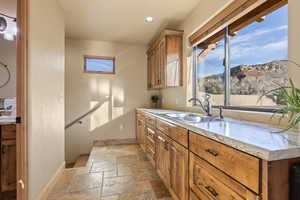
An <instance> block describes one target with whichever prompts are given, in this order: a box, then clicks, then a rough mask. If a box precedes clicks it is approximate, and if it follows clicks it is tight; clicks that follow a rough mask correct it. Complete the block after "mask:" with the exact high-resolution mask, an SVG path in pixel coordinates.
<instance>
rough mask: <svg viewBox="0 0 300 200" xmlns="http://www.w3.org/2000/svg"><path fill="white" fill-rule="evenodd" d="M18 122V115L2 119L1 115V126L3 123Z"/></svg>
mask: <svg viewBox="0 0 300 200" xmlns="http://www.w3.org/2000/svg"><path fill="white" fill-rule="evenodd" d="M15 123H16V117H7V118H4V119H1V117H0V126H1V125H10V124H15Z"/></svg>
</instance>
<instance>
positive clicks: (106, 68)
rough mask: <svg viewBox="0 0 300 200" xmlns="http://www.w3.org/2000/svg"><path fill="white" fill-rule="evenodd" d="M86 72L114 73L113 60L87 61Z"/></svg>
mask: <svg viewBox="0 0 300 200" xmlns="http://www.w3.org/2000/svg"><path fill="white" fill-rule="evenodd" d="M86 70H88V71H96V72H113V61H112V60H102V59H101V60H100V59H93V58H88V59H86Z"/></svg>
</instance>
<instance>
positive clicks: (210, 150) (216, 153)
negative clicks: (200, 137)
mask: <svg viewBox="0 0 300 200" xmlns="http://www.w3.org/2000/svg"><path fill="white" fill-rule="evenodd" d="M205 151H206V152H207V153H209V154H211V155H213V156H215V157H216V156H218V155H219V153H218V152H216V151H215V150H212V149H205Z"/></svg>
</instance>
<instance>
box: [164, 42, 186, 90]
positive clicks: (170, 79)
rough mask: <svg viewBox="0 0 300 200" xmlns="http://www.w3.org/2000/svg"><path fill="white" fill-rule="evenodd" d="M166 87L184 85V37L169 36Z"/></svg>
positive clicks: (166, 57)
mask: <svg viewBox="0 0 300 200" xmlns="http://www.w3.org/2000/svg"><path fill="white" fill-rule="evenodd" d="M165 59H166V66H165V76H166V80H165V85H166V87H177V86H180V85H182V37H181V36H167V39H166V56H165Z"/></svg>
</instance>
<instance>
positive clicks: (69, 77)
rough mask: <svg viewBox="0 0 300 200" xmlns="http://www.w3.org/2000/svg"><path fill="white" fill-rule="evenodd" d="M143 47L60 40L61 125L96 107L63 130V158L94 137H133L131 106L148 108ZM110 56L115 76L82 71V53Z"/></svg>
mask: <svg viewBox="0 0 300 200" xmlns="http://www.w3.org/2000/svg"><path fill="white" fill-rule="evenodd" d="M145 52H146V46H144V45H129V44H119V43H111V42H101V41H84V40H72V39H68V40H67V41H66V124H68V123H69V122H71V121H73V120H74V119H76V118H78V117H79V116H81V115H83V114H85V113H86V112H87V111H89V110H90V109H91V108H92V107H93V106H94V105H95V104H97V103H100V104H101V107H100V108H99V109H98V110H97V111H96V112H95V113H93V114H92V115H90V116H88V117H86V118H85V119H84V120H83V123H82V124H75V125H74V126H73V127H71V128H69V129H67V131H66V160H67V162H72V161H74V159H76V158H77V156H79V155H80V154H86V153H89V152H90V150H91V147H92V145H93V141H95V140H107V139H128V138H135V137H136V136H135V108H137V107H145V106H149V99H150V94H151V93H153V92H149V91H148V90H147V59H146V54H145ZM84 55H94V56H113V57H116V74H114V75H103V74H88V73H83V56H84Z"/></svg>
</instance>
